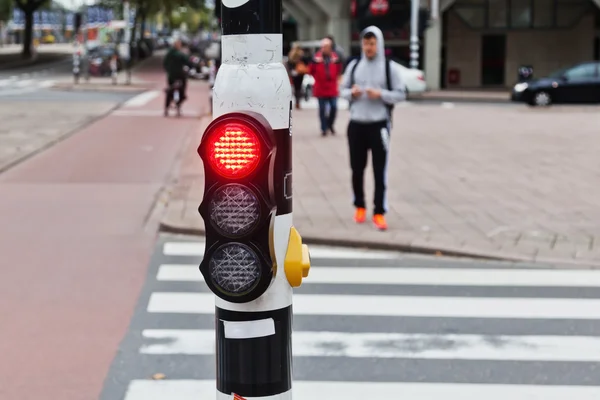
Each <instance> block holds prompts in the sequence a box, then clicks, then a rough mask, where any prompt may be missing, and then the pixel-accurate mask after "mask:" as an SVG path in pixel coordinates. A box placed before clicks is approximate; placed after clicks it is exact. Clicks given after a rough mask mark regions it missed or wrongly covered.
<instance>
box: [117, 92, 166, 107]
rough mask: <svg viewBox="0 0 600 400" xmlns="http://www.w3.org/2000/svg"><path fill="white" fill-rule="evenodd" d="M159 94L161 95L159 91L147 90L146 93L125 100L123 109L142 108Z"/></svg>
mask: <svg viewBox="0 0 600 400" xmlns="http://www.w3.org/2000/svg"><path fill="white" fill-rule="evenodd" d="M160 93H163V92H162V91H161V90H149V91H147V92H144V93H141V94H138V95H137V96H135V97H133V98H131V99H129V100H127V101H126V102H125V104H123V106H124V107H142V106H144V105H146V104H148V103H149V102H150V101H152V100H154V99H155V98H157V97H158V95H159V94H160Z"/></svg>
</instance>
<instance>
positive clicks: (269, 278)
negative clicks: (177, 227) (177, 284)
mask: <svg viewBox="0 0 600 400" xmlns="http://www.w3.org/2000/svg"><path fill="white" fill-rule="evenodd" d="M282 10H283V7H282V0H222V5H221V28H222V36H221V37H222V64H221V66H220V68H219V70H218V73H217V76H216V79H215V84H214V89H213V99H212V100H213V116H214V118H215V120H213V122H212V125H210V126H209V127H208V128H207V131H206V132H205V135H204V137H203V139H202V143H201V145H200V148H199V153H200V156H201V157H202V159H203V161H204V165H205V171H206V179H205V195H204V199H203V203H202V204H201V205H200V208H199V211H200V214H201V215H202V216H203V218H204V220H205V226H206V232H207V233H206V250H205V254H204V258H203V261H202V264H201V265H200V270H201V271H202V274H203V276H204V278H205V281H206V282H207V284H208V286H209V288H210V289H211V290H212V291H213V292H214V293H215V294H216V297H215V323H216V368H217V373H216V376H217V381H216V389H217V400H226V399H227V400H231V399H232V398H233V399H245V398H252V399H261V398H265V399H267V398H268V399H270V400H290V399H291V398H292V349H291V347H292V342H291V339H292V288H293V287H297V286H300V284H301V281H302V277H306V276H307V275H308V269H309V268H310V262H309V255H308V248H307V247H306V246H305V245H302V243H301V238H300V235H299V234H298V232H297V231H296V230H295V228H294V227H293V219H292V179H291V178H292V137H291V135H292V132H291V115H292V90H291V85H290V83H289V79H288V75H287V72H286V69H285V67H284V65H283V63H282V56H283V35H282ZM255 159H258V160H259V161H256V160H255ZM211 166H212V169H211ZM244 168H247V169H248V172H247V173H246V172H243V171H244ZM242 173H243V174H244V175H242ZM228 174H229V175H228ZM228 179H229V180H228ZM236 202H237V203H236ZM236 207H238V208H237V209H239V213H238V212H237V211H236ZM249 210H250V211H249ZM252 210H254V211H256V213H255V214H252V212H253V211H252ZM219 213H223V215H224V216H219ZM225 214H227V215H225ZM250 225H252V226H253V228H250ZM234 228H235V229H234ZM227 229H229V230H227ZM222 232H225V233H222ZM244 232H245V233H244ZM236 235H237V236H236Z"/></svg>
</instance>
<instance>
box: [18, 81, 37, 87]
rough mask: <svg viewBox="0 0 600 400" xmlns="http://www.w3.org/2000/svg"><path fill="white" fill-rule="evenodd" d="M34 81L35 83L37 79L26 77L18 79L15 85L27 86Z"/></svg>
mask: <svg viewBox="0 0 600 400" xmlns="http://www.w3.org/2000/svg"><path fill="white" fill-rule="evenodd" d="M34 83H35V81H34V80H33V79H25V80H22V81H18V82H17V83H15V86H17V87H25V86H31V85H32V84H34Z"/></svg>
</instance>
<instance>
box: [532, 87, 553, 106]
mask: <svg viewBox="0 0 600 400" xmlns="http://www.w3.org/2000/svg"><path fill="white" fill-rule="evenodd" d="M532 103H533V105H534V106H537V107H547V106H549V105H550V104H551V103H552V97H550V93H548V92H545V91H543V90H542V91H539V92H536V93H535V94H534V95H533V101H532Z"/></svg>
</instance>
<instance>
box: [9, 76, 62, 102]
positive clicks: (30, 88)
mask: <svg viewBox="0 0 600 400" xmlns="http://www.w3.org/2000/svg"><path fill="white" fill-rule="evenodd" d="M54 83H55V81H54V80H52V79H32V78H31V77H29V76H20V77H17V76H13V77H10V78H2V79H0V97H6V96H14V95H19V94H23V93H32V92H36V91H38V90H42V89H47V88H50V87H52V86H53V85H54Z"/></svg>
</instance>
